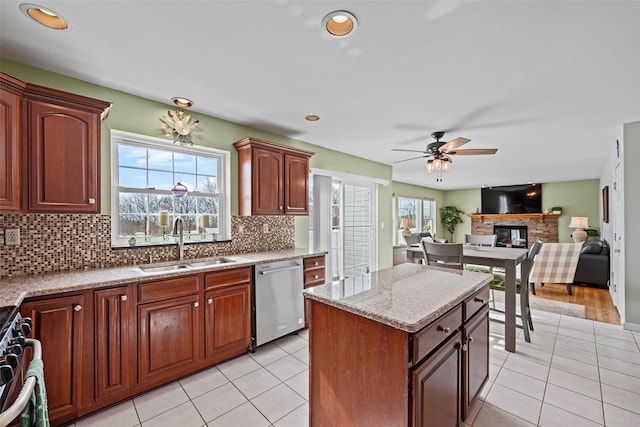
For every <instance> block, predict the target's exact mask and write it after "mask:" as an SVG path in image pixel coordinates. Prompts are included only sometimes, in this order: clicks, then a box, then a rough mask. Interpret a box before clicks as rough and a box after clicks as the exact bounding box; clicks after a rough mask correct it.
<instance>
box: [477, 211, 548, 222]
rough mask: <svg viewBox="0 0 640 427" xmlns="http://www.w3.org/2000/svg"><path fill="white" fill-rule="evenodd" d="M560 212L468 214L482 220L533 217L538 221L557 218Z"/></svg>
mask: <svg viewBox="0 0 640 427" xmlns="http://www.w3.org/2000/svg"><path fill="white" fill-rule="evenodd" d="M559 216H560V214H552V213H525V214H470V215H469V217H470V218H471V219H476V220H478V221H480V222H484V220H485V218H491V219H517V218H533V219H537V220H538V221H540V222H544V220H545V219H546V218H558V217H559Z"/></svg>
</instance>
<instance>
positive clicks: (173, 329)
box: [138, 294, 201, 384]
mask: <svg viewBox="0 0 640 427" xmlns="http://www.w3.org/2000/svg"><path fill="white" fill-rule="evenodd" d="M199 305H200V304H199V301H198V295H197V294H195V295H188V296H184V297H180V298H170V299H167V300H163V301H157V302H151V303H147V304H140V305H139V306H138V339H139V341H138V381H139V383H141V384H144V383H150V384H154V383H162V382H165V381H169V380H171V379H174V378H176V377H179V376H181V375H185V374H187V373H190V372H192V371H193V370H194V369H195V365H196V363H197V362H198V359H199V358H198V355H199V348H200V330H201V326H200V323H201V321H200V307H199Z"/></svg>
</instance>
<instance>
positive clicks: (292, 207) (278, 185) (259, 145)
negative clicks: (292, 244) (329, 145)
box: [233, 138, 314, 215]
mask: <svg viewBox="0 0 640 427" xmlns="http://www.w3.org/2000/svg"><path fill="white" fill-rule="evenodd" d="M233 145H234V147H236V150H238V189H239V193H240V194H239V201H238V211H239V214H240V215H283V214H287V215H308V214H309V158H310V157H311V156H313V154H314V153H313V152H311V151H306V150H300V149H297V148H291V147H287V146H283V145H279V144H274V143H272V142H268V141H263V140H260V139H256V138H244V139H241V140H240V141H237V142H235V143H234V144H233Z"/></svg>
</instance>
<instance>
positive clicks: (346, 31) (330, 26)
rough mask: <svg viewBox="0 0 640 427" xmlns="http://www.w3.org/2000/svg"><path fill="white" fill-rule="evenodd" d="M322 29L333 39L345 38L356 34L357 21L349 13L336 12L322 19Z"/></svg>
mask: <svg viewBox="0 0 640 427" xmlns="http://www.w3.org/2000/svg"><path fill="white" fill-rule="evenodd" d="M322 28H324V29H325V31H327V32H328V33H329V34H331V35H332V36H333V37H346V36H349V35H351V34H353V33H355V32H356V29H357V28H358V20H357V19H356V17H355V16H354V15H353V14H352V13H350V12H347V11H344V10H336V11H334V12H331V13H329V14H327V15H326V16H325V17H324V18H322Z"/></svg>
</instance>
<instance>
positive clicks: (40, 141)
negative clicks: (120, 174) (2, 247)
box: [27, 100, 100, 213]
mask: <svg viewBox="0 0 640 427" xmlns="http://www.w3.org/2000/svg"><path fill="white" fill-rule="evenodd" d="M28 117H29V129H28V143H27V149H28V155H27V158H28V159H29V180H28V193H29V196H28V197H29V199H28V203H29V206H28V209H29V211H33V212H83V213H99V212H100V207H99V173H100V169H99V156H100V153H99V150H100V118H99V116H98V114H95V113H89V112H85V111H79V110H74V109H72V108H69V107H63V106H58V105H55V104H50V103H45V102H40V101H33V100H30V101H29V103H28Z"/></svg>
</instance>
